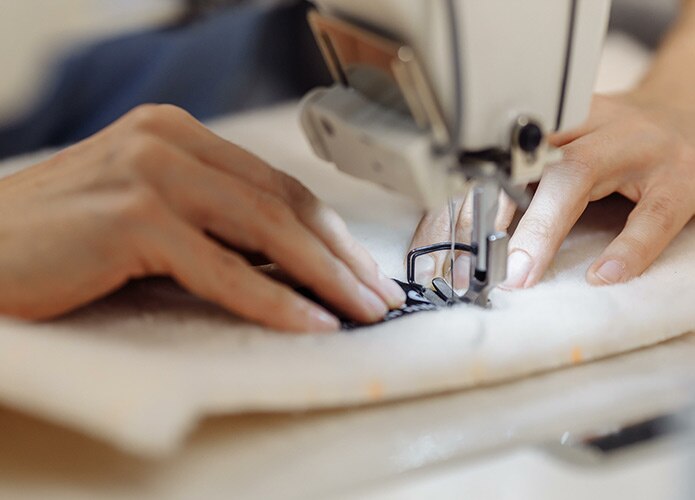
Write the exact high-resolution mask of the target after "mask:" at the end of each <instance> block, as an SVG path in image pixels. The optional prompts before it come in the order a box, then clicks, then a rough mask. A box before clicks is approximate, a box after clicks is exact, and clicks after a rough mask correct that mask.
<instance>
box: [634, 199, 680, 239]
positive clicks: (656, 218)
mask: <svg viewBox="0 0 695 500" xmlns="http://www.w3.org/2000/svg"><path fill="white" fill-rule="evenodd" d="M640 204H641V205H642V206H641V207H640V210H639V211H638V212H637V213H635V212H633V214H631V215H630V218H634V217H635V216H636V215H637V214H639V216H640V217H643V218H645V219H647V220H648V221H649V223H650V224H652V225H653V226H655V227H656V228H657V229H658V230H659V231H660V232H662V233H670V232H671V231H672V230H673V228H674V225H675V223H676V221H675V217H674V215H675V214H674V202H673V200H672V199H671V198H668V197H666V196H655V197H651V198H645V199H644V200H643V201H642V202H641V203H640Z"/></svg>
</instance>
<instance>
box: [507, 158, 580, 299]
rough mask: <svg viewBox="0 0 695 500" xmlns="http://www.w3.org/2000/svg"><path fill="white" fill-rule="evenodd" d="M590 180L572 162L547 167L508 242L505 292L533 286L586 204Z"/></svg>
mask: <svg viewBox="0 0 695 500" xmlns="http://www.w3.org/2000/svg"><path fill="white" fill-rule="evenodd" d="M592 185H593V178H592V177H591V173H590V171H589V170H588V169H585V168H580V167H578V166H577V165H576V164H575V163H573V162H566V161H564V162H560V163H557V164H554V165H550V166H548V167H547V168H546V170H545V173H544V174H543V177H542V178H541V181H540V183H539V185H538V189H537V190H536V193H535V195H534V197H533V200H532V201H531V205H530V206H529V208H528V210H527V211H526V213H525V214H524V216H523V217H522V219H521V221H520V222H519V225H518V226H517V228H516V231H515V232H514V235H513V236H512V238H511V240H510V242H509V263H508V272H507V280H506V281H505V283H504V284H503V285H502V287H503V288H506V289H517V288H526V287H529V286H532V285H534V284H536V283H537V282H538V281H540V279H541V277H542V276H543V274H544V273H545V271H546V270H547V268H548V267H549V265H550V263H551V261H552V259H553V257H554V256H555V254H556V253H557V251H558V249H559V248H560V245H561V244H562V242H563V240H564V239H565V238H566V237H567V235H568V234H569V232H570V230H571V229H572V227H573V226H574V224H575V223H576V222H577V220H578V219H579V217H580V216H581V214H582V213H583V212H584V210H585V209H586V207H587V205H588V203H589V195H590V192H591V187H592Z"/></svg>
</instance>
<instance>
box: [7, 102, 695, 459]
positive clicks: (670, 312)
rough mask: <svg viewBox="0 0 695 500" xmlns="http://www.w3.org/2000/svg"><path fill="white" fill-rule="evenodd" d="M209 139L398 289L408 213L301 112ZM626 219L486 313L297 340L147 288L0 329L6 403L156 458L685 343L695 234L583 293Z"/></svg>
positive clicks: (599, 230)
mask: <svg viewBox="0 0 695 500" xmlns="http://www.w3.org/2000/svg"><path fill="white" fill-rule="evenodd" d="M213 128H214V129H215V130H216V131H217V132H218V133H220V134H222V135H223V136H225V137H228V138H231V139H233V140H235V141H236V142H238V143H240V144H242V145H244V146H246V147H248V148H249V149H251V150H253V151H257V152H259V153H260V154H261V156H263V157H264V158H265V159H266V160H268V161H269V162H270V163H271V164H273V165H276V166H277V167H278V168H281V169H284V170H286V171H288V172H291V173H292V174H294V175H296V176H297V177H298V178H299V179H300V180H302V181H304V182H305V183H306V184H307V185H308V186H309V187H310V188H312V189H313V190H314V191H315V192H316V193H318V194H319V195H320V196H321V197H322V198H324V199H325V200H327V201H328V202H329V203H331V204H332V205H333V206H335V207H336V208H337V209H338V210H339V211H340V212H341V213H342V214H343V215H344V217H345V218H346V219H347V221H348V223H349V225H350V227H351V229H352V231H353V233H354V234H355V235H356V236H357V237H358V238H359V239H360V240H361V241H362V243H364V245H365V246H366V247H367V248H368V249H369V250H370V251H371V252H372V253H373V255H374V256H375V257H376V258H377V260H378V261H379V263H380V264H381V265H382V267H383V269H384V270H385V272H386V273H388V274H390V275H392V276H394V277H398V278H401V279H402V278H403V274H404V270H403V257H404V254H405V252H406V250H407V247H408V243H409V240H410V238H411V236H412V231H413V228H414V227H415V225H416V223H417V221H418V218H419V216H420V213H419V211H418V209H417V208H416V207H414V206H412V205H411V204H410V203H408V201H407V200H404V199H400V198H398V197H396V196H394V195H391V194H389V193H386V192H385V191H382V190H381V189H379V188H376V187H374V186H372V185H369V184H367V183H364V182H362V181H359V180H356V179H352V178H348V177H346V176H344V175H343V174H341V173H339V172H337V171H336V170H335V168H333V167H332V166H330V165H327V164H325V163H323V162H321V161H319V160H317V159H316V158H314V157H313V155H312V154H311V153H310V151H309V148H308V147H307V146H306V143H305V141H304V139H303V137H302V136H301V134H300V132H299V127H298V125H297V117H296V107H295V105H290V106H284V107H281V108H277V109H274V110H270V111H266V112H263V113H260V114H254V115H248V116H242V117H238V118H235V119H231V120H228V121H224V122H220V123H218V124H216V125H215V126H214V127H213ZM11 166H12V165H8V167H11ZM629 208H630V207H629V205H628V204H626V203H622V202H620V201H619V200H609V201H607V202H603V203H599V204H596V205H593V206H592V207H590V209H589V211H588V212H587V214H586V216H585V217H584V218H583V219H582V221H581V222H580V224H579V225H578V226H577V228H576V229H575V230H574V231H573V233H572V234H571V236H570V237H569V238H568V240H567V241H566V243H565V244H564V245H563V247H562V249H561V250H560V253H559V254H558V256H557V258H556V260H555V262H554V264H553V266H552V268H551V270H550V272H549V273H548V275H547V276H546V278H545V280H544V281H543V283H542V284H540V285H539V286H538V287H536V288H534V289H531V290H527V291H521V292H514V293H510V292H502V291H496V292H495V293H494V294H493V296H492V300H493V303H494V307H493V309H491V310H481V309H477V308H474V307H468V306H463V307H459V308H455V309H451V310H440V311H434V312H433V311H430V312H422V313H419V314H412V315H408V316H407V317H404V318H401V319H398V320H395V321H391V322H388V323H384V324H382V325H378V326H375V327H370V328H363V329H357V330H352V331H350V332H343V333H337V334H324V335H303V336H302V335H299V336H298V335H293V334H286V333H281V332H271V331H267V330H264V329H262V328H260V327H258V326H253V325H248V324H245V323H242V322H240V321H239V320H237V319H236V318H234V317H233V316H232V315H230V314H228V313H226V312H224V311H222V310H220V309H219V308H217V307H215V306H212V305H209V304H206V303H204V302H202V301H200V300H198V299H196V298H194V297H192V296H190V295H188V294H186V293H184V292H183V291H181V290H180V289H179V288H178V287H176V286H175V285H173V284H172V283H170V282H167V281H151V282H142V283H139V284H137V285H134V286H131V287H129V288H127V289H126V290H123V291H121V292H120V293H117V294H116V295H115V296H113V297H111V298H109V299H106V300H104V301H102V302H100V303H98V304H95V305H93V306H91V307H88V308H86V309H85V310H82V311H80V312H77V313H75V314H72V315H71V316H69V317H66V318H64V319H61V320H58V321H54V322H49V323H41V324H34V323H24V322H20V321H15V320H11V319H2V320H0V403H2V404H4V405H8V406H12V407H15V408H18V409H21V410H24V411H26V412H30V413H33V414H35V415H38V416H41V417H43V418H45V419H49V420H52V421H55V422H59V423H62V424H65V425H68V426H70V427H73V428H75V429H79V430H81V431H83V432H86V433H89V434H91V435H94V436H98V437H100V438H102V439H105V440H108V441H110V442H112V443H114V444H115V445H117V446H119V447H121V448H123V449H125V450H129V451H131V452H133V453H139V454H144V455H154V454H158V453H165V452H167V451H170V450H172V449H174V448H175V447H176V446H177V444H179V443H180V442H181V440H182V439H183V437H184V436H185V435H186V433H187V431H188V430H189V429H191V427H192V426H194V425H195V423H196V422H197V421H198V420H199V419H201V418H203V417H204V416H207V415H213V414H228V413H238V412H249V411H287V410H305V409H314V408H325V407H342V406H348V405H362V404H366V403H372V402H377V401H379V402H383V401H386V400H395V399H398V398H405V397H411V396H417V395H424V394H432V393H438V392H442V391H447V390H451V389H462V388H466V387H471V386H475V385H479V384H489V383H492V382H499V381H504V380H511V379H515V378H518V377H522V376H525V375H529V374H532V373H537V372H540V371H544V370H551V369H556V368H560V367H562V366H567V365H572V364H576V363H582V362H586V361H589V360H593V359H598V358H601V357H605V356H611V355H615V354H618V353H622V352H625V351H628V350H632V349H636V348H640V347H643V346H648V345H651V344H656V343H658V342H661V341H663V340H666V339H669V338H673V337H676V336H678V335H681V334H684V333H686V332H688V331H690V330H693V329H695V300H694V299H695V292H694V290H695V288H694V285H695V225H693V224H691V225H689V226H688V227H687V228H686V229H685V230H684V231H683V232H682V234H681V235H680V236H679V237H678V238H677V239H676V241H675V242H674V243H673V244H672V245H671V246H670V247H669V248H668V250H667V251H666V252H665V253H664V255H663V256H662V257H661V258H660V259H659V260H658V262H657V263H656V264H655V265H654V266H653V267H652V268H650V269H649V271H648V272H647V273H645V275H644V276H643V277H641V278H639V279H637V280H634V281H632V282H630V283H628V284H624V285H618V286H612V287H605V288H593V287H590V286H589V285H587V284H586V282H585V280H584V273H585V271H586V268H587V267H588V265H589V264H590V263H591V262H592V259H594V258H595V257H596V256H597V255H598V254H599V253H600V251H601V250H602V249H603V248H604V247H605V245H606V244H607V243H608V242H609V241H610V240H611V238H612V237H614V236H615V235H616V234H617V232H618V231H619V230H620V227H621V225H622V224H623V223H624V220H625V216H626V214H627V213H628V211H629ZM239 293H243V290H241V291H240V292H239Z"/></svg>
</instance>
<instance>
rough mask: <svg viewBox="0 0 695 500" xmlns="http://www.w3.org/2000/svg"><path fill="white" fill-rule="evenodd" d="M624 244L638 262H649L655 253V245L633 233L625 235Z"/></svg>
mask: <svg viewBox="0 0 695 500" xmlns="http://www.w3.org/2000/svg"><path fill="white" fill-rule="evenodd" d="M623 245H624V246H625V247H626V248H627V250H628V251H629V253H630V254H631V255H632V256H633V258H635V260H636V261H637V262H649V261H650V260H651V257H652V253H653V251H654V250H653V245H650V244H649V243H648V242H646V241H644V240H643V239H641V238H638V237H636V236H632V235H626V236H624V237H623Z"/></svg>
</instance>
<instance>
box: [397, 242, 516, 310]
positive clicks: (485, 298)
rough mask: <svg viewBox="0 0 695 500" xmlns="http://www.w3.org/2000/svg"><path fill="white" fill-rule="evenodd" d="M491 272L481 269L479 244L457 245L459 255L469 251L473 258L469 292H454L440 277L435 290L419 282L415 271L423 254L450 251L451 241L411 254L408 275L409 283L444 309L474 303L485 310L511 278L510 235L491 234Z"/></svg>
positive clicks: (487, 245)
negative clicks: (509, 273)
mask: <svg viewBox="0 0 695 500" xmlns="http://www.w3.org/2000/svg"><path fill="white" fill-rule="evenodd" d="M486 243H487V244H486V245H485V249H486V256H487V258H486V259H485V262H486V263H487V265H488V266H487V271H484V272H483V271H480V270H478V269H477V263H478V256H479V246H478V245H476V244H472V245H467V244H465V243H456V244H454V246H453V248H454V249H455V250H456V251H459V252H466V253H468V254H470V256H471V270H470V279H469V285H468V288H467V290H466V291H465V292H464V293H463V294H459V293H458V292H457V291H456V290H454V289H453V288H452V287H451V285H450V284H449V282H448V281H446V280H445V279H444V278H441V277H438V278H435V279H434V280H432V284H431V285H432V286H431V288H429V287H427V286H423V285H422V284H419V283H416V281H415V270H416V264H417V258H418V257H421V256H423V255H427V254H431V253H435V252H443V251H450V250H451V248H452V245H451V243H450V242H445V243H438V244H436V245H429V246H426V247H421V248H416V249H414V250H412V251H411V252H410V253H409V254H408V259H407V275H408V283H409V284H411V285H419V286H420V287H421V288H422V289H423V290H424V293H425V295H426V297H427V298H428V299H429V300H431V301H433V302H435V303H437V304H438V305H440V306H444V305H447V306H453V305H456V304H473V305H476V306H479V307H483V308H489V307H490V305H491V304H490V298H489V297H490V293H491V292H492V291H493V290H494V289H495V288H496V287H497V286H498V285H500V284H502V283H503V282H504V281H505V279H506V278H507V247H508V244H509V236H508V235H507V233H504V232H496V233H493V234H491V235H489V236H488V237H487V239H486Z"/></svg>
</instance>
